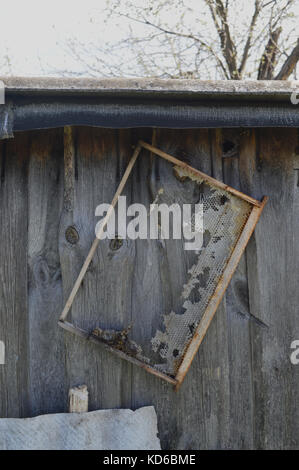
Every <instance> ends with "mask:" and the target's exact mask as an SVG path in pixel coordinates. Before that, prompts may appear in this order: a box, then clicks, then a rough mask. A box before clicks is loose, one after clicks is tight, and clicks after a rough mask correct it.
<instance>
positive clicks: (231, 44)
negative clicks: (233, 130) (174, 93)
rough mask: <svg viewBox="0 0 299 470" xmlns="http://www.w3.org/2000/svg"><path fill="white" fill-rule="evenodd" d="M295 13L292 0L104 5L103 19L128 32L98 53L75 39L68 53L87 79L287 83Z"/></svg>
mask: <svg viewBox="0 0 299 470" xmlns="http://www.w3.org/2000/svg"><path fill="white" fill-rule="evenodd" d="M297 3H298V0H297ZM147 5H148V6H147ZM244 8H246V12H245V14H244ZM297 8H298V5H297ZM247 12H248V14H247ZM295 12H296V0H247V1H246V2H244V1H242V0H241V1H240V0H238V1H237V0H197V2H195V1H193V2H192V1H189V0H176V1H175V2H174V1H170V0H151V2H148V4H146V3H145V2H144V1H141V0H140V1H139V0H107V14H108V16H107V18H108V22H114V24H115V22H117V21H119V24H120V26H121V25H122V22H124V23H125V24H126V25H127V31H128V32H127V35H126V36H125V37H122V38H121V39H120V40H118V41H115V42H114V43H113V42H112V43H111V41H110V42H109V43H105V41H103V42H102V47H101V49H100V50H99V49H98V48H97V47H96V46H95V45H93V44H91V45H86V44H80V43H79V42H78V41H76V40H75V39H73V40H72V41H69V43H68V51H69V53H70V54H72V56H73V57H74V58H75V59H76V60H78V61H80V62H81V63H82V64H83V68H84V72H85V73H88V74H89V75H91V76H93V75H94V76H99V75H102V76H103V75H106V76H137V75H139V76H148V77H163V78H205V79H215V78H219V79H229V80H240V79H250V78H251V79H253V78H255V79H258V80H274V79H276V80H287V79H288V78H289V77H294V78H296V67H297V63H298V60H299V41H298V37H297V35H296V21H297V22H298V18H296V17H295V14H296V13H295ZM108 24H109V23H108Z"/></svg>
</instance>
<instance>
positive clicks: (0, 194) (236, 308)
mask: <svg viewBox="0 0 299 470" xmlns="http://www.w3.org/2000/svg"><path fill="white" fill-rule="evenodd" d="M72 139H73V148H74V151H73V155H72V159H73V171H72V172H70V173H69V178H68V179H67V181H68V183H67V184H68V188H67V189H70V190H68V191H67V192H65V191H64V189H65V188H64V177H63V158H64V152H63V130H62V129H60V130H55V129H54V130H51V131H36V132H31V133H24V134H21V133H20V134H18V133H16V135H15V138H14V140H13V141H7V142H6V143H4V142H2V143H1V146H0V155H1V158H0V174H1V183H0V209H1V210H0V219H1V224H0V231H1V244H0V273H1V282H0V339H3V337H4V340H5V342H6V353H7V358H8V361H7V364H6V365H5V366H2V365H0V416H3V417H4V416H14V417H21V416H22V417H23V416H33V415H34V414H37V413H40V412H43V413H52V412H60V411H67V409H68V408H67V407H68V403H67V393H68V390H69V388H71V387H74V386H77V385H80V384H82V383H84V384H86V385H87V387H88V390H89V398H90V401H89V409H90V410H95V409H100V408H110V407H111V408H124V407H129V408H132V409H135V408H138V407H140V406H145V405H154V406H155V409H156V412H157V415H158V427H159V436H160V439H161V443H162V447H163V448H165V449H214V448H217V449H227V448H236V449H240V448H244V449H245V448H246V449H247V448H298V447H299V424H298V423H299V403H298V393H297V391H298V384H299V366H294V365H292V364H291V363H290V360H289V356H290V353H291V350H290V344H291V341H292V340H294V339H298V338H299V326H298V325H299V323H298V304H299V298H298V295H299V294H298V292H299V291H298V282H299V278H298V276H299V274H298V259H299V248H298V235H299V218H298V213H299V212H298V211H299V190H298V174H297V173H298V172H296V171H294V168H296V167H297V168H299V156H298V155H299V151H298V148H299V138H298V133H297V131H296V130H291V129H289V130H287V129H280V130H279V129H275V130H270V129H264V130H259V131H258V132H257V131H256V130H247V131H246V132H243V131H242V130H239V129H235V130H229V131H228V130H222V131H221V130H217V131H215V130H206V129H199V130H196V129H193V130H187V129H185V130H179V131H178V130H168V129H157V130H156V132H155V135H154V141H153V142H152V143H153V144H154V145H156V146H157V147H159V148H161V149H162V150H164V151H165V152H168V153H170V154H171V155H174V156H176V157H178V158H182V159H183V160H184V161H185V162H186V163H187V164H190V165H191V166H194V167H195V168H198V169H199V170H201V171H203V172H205V173H207V174H209V175H211V176H213V177H216V178H218V179H220V180H222V181H223V182H224V183H225V184H229V185H231V186H233V187H234V188H236V189H238V190H241V191H244V192H245V193H246V194H249V195H250V196H252V197H254V198H256V199H259V200H260V199H261V198H262V196H263V195H265V194H266V195H268V196H269V202H268V204H267V206H266V208H265V209H264V212H263V215H262V217H261V220H260V221H259V223H258V225H257V228H256V230H255V233H254V235H253V237H252V239H251V241H250V243H249V246H248V248H247V250H246V256H245V257H243V258H242V260H241V262H240V264H239V267H238V269H237V271H236V273H235V275H234V277H233V279H232V281H231V284H230V286H229V288H228V290H227V292H226V295H225V298H224V299H223V301H222V302H221V306H220V307H219V308H218V310H217V313H216V315H215V318H214V319H213V321H212V323H211V326H210V327H209V330H208V332H207V335H206V336H205V338H204V341H203V343H202V345H201V347H200V349H199V351H198V353H197V355H196V357H195V360H194V361H193V363H192V366H191V368H190V370H189V372H188V374H187V376H186V379H185V382H184V384H183V385H182V387H181V389H180V391H179V392H178V393H175V392H174V391H173V388H172V386H171V385H169V384H167V383H164V382H162V381H161V380H160V379H158V378H156V377H153V376H151V375H150V374H148V373H147V372H145V371H143V370H140V369H139V368H137V367H135V366H133V365H131V364H129V363H126V362H125V361H122V360H120V359H118V358H117V357H114V356H113V355H112V354H111V353H109V352H108V351H103V349H102V348H99V347H98V346H97V345H95V344H91V343H90V342H84V341H82V340H81V339H80V338H78V339H77V338H76V337H74V336H73V335H71V334H70V333H68V332H64V331H63V330H62V329H60V328H59V327H58V326H57V320H58V318H59V314H60V312H61V309H62V306H63V300H64V301H65V300H66V299H67V297H68V295H69V292H70V290H71V288H72V285H73V283H74V280H75V279H76V277H77V275H78V273H79V271H80V268H81V266H82V264H83V261H84V259H85V257H86V255H87V253H88V251H89V249H90V246H91V243H92V241H93V239H94V234H95V232H94V229H95V224H96V222H97V221H98V220H97V218H96V217H95V214H94V211H95V208H96V206H97V205H98V204H100V203H101V202H109V201H111V200H112V197H113V194H114V193H115V190H116V188H117V186H118V184H119V182H120V180H121V177H122V175H123V173H124V171H125V168H126V166H127V164H128V162H129V159H130V157H131V156H132V145H134V144H136V143H137V142H138V140H139V139H142V140H145V141H147V142H151V139H152V130H151V129H139V130H135V129H131V130H125V129H123V130H112V129H110V130H107V129H96V128H75V129H73V133H72ZM227 141H232V142H235V141H236V142H237V151H236V155H235V156H233V157H232V156H231V153H228V154H227V149H224V144H225V143H226V144H225V145H226V146H228V147H229V145H228V143H227ZM5 146H6V149H5V148H4V147H5ZM224 150H225V152H224ZM223 153H225V154H226V157H225V158H222V157H223ZM233 153H234V152H232V154H233ZM227 155H229V156H228V157H227ZM168 165H170V164H169V163H168V162H163V161H162V159H160V158H159V157H155V156H150V155H148V154H147V155H142V153H141V154H140V157H139V159H138V161H137V162H136V167H135V168H134V170H133V172H132V175H131V177H130V178H129V180H128V182H127V185H126V187H125V191H124V194H125V195H126V196H127V204H130V203H131V202H143V201H144V202H146V203H147V204H149V203H151V202H152V201H153V200H154V198H155V196H156V195H157V191H158V190H159V188H160V187H161V186H162V185H163V187H164V190H165V191H166V194H169V195H173V193H174V192H175V191H176V188H177V187H178V185H177V183H176V182H174V183H171V184H169V181H170V174H171V173H170V169H171V168H170V167H169V166H168ZM171 181H172V175H171ZM64 195H66V196H65V197H64ZM198 196H199V195H198V194H197V193H195V194H193V195H192V197H194V198H196V197H198ZM65 198H67V201H71V202H72V205H71V207H70V205H69V204H66V202H67V201H65V200H64V199H65ZM69 227H72V228H74V229H75V230H76V232H77V234H78V237H79V238H78V239H77V238H76V237H74V238H72V237H71V238H70V237H66V230H67V229H68V228H69ZM67 238H68V239H67ZM192 264H193V255H192V253H190V252H182V251H179V250H178V248H177V246H176V244H175V243H167V244H166V243H163V242H161V241H159V240H157V241H152V242H148V241H146V240H137V241H136V242H133V241H131V240H126V241H124V242H123V244H122V245H121V246H120V247H117V246H116V249H115V246H114V247H113V245H111V244H110V242H109V241H108V240H104V241H103V243H100V245H99V247H98V249H97V251H96V254H95V258H94V260H93V262H92V264H91V266H90V268H89V270H88V272H87V274H86V278H85V279H84V281H83V285H82V286H81V287H80V289H79V292H78V296H77V297H76V299H75V301H74V304H73V307H72V311H71V316H70V319H71V320H72V321H73V322H74V323H76V324H77V325H78V326H81V327H82V328H85V329H93V328H95V327H96V326H99V327H103V328H114V329H122V328H124V327H127V326H128V325H129V324H132V330H133V331H132V334H133V335H134V339H136V340H139V341H140V342H142V341H143V340H144V338H145V336H146V335H150V336H151V335H152V333H153V331H154V330H155V328H156V325H155V324H154V323H153V319H152V316H151V315H152V313H153V311H156V310H159V311H164V312H165V313H169V309H170V308H173V307H174V308H178V306H179V295H178V291H179V292H180V290H181V287H182V283H183V282H184V276H185V273H186V271H187V269H188V268H189V267H190V266H192ZM59 270H61V278H60V274H59Z"/></svg>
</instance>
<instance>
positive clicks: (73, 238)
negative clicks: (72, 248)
mask: <svg viewBox="0 0 299 470" xmlns="http://www.w3.org/2000/svg"><path fill="white" fill-rule="evenodd" d="M65 238H66V240H67V241H68V242H69V243H70V244H71V245H75V244H76V243H78V241H79V234H78V232H77V230H76V229H75V227H72V226H69V227H68V228H67V229H66V231H65Z"/></svg>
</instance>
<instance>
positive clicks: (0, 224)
mask: <svg viewBox="0 0 299 470" xmlns="http://www.w3.org/2000/svg"><path fill="white" fill-rule="evenodd" d="M28 155H29V149H28V135H24V134H23V135H20V136H18V138H17V139H15V140H11V141H5V142H2V143H1V155H0V159H1V182H0V240H1V243H0V338H1V340H2V341H3V342H4V344H5V365H1V366H0V417H1V418H4V417H8V418H13V417H25V416H28V414H29V413H30V406H29V405H30V404H29V388H28V385H29V362H28V356H29V347H30V345H29V336H28V333H29V322H28V291H27V282H28V277H27V258H28V252H27V247H28V232H27V225H28V211H27V168H28Z"/></svg>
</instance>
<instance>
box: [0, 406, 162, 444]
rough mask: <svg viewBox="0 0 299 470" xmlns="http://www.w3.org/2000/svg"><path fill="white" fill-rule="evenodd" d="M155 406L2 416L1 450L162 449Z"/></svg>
mask: <svg viewBox="0 0 299 470" xmlns="http://www.w3.org/2000/svg"><path fill="white" fill-rule="evenodd" d="M157 432H158V428H157V416H156V412H155V409H154V407H153V406H145V407H143V408H139V409H138V410H136V411H132V410H127V409H124V410H98V411H91V412H89V413H61V414H49V415H42V416H37V417H35V418H25V419H16V418H2V419H0V450H85V449H86V450H160V449H161V447H160V441H159V439H158V437H157Z"/></svg>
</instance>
